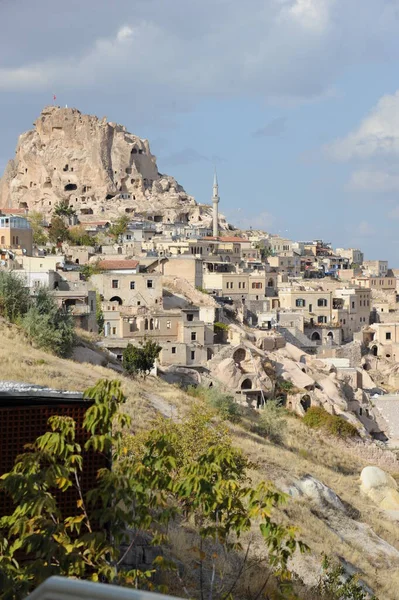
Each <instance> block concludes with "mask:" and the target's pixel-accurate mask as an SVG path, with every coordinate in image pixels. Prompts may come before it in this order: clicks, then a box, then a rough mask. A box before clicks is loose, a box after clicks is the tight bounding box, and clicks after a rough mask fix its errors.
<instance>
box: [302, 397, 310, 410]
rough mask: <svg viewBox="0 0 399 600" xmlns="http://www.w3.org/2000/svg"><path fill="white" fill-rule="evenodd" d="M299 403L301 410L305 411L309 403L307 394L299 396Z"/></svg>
mask: <svg viewBox="0 0 399 600" xmlns="http://www.w3.org/2000/svg"><path fill="white" fill-rule="evenodd" d="M300 404H301V406H302V408H303V410H304V411H305V412H306V411H307V410H308V409H309V408H310V405H311V400H310V396H309V395H308V394H306V395H305V396H303V397H302V398H301V402H300Z"/></svg>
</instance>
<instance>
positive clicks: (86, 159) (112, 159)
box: [0, 106, 227, 228]
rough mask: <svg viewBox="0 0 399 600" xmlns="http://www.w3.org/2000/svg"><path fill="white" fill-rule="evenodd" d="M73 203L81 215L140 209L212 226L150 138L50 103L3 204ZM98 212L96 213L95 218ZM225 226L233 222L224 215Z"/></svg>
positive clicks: (21, 153)
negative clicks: (160, 163) (165, 168)
mask: <svg viewBox="0 0 399 600" xmlns="http://www.w3.org/2000/svg"><path fill="white" fill-rule="evenodd" d="M60 201H63V202H66V203H67V204H68V205H69V206H71V207H72V208H74V209H75V210H76V212H77V215H78V218H79V220H80V221H82V222H84V221H88V220H93V218H96V217H97V218H101V219H104V218H107V219H112V218H113V217H116V216H118V215H120V214H131V215H132V216H134V215H137V216H139V217H140V218H141V217H146V218H150V219H152V220H154V221H156V222H160V221H162V222H165V223H174V222H183V223H191V224H193V225H194V224H205V225H207V226H208V225H210V224H211V219H212V211H211V207H210V206H206V205H199V204H197V203H196V201H195V200H194V198H193V197H192V196H189V195H188V194H187V193H186V192H185V191H184V189H183V188H182V186H181V185H179V184H178V183H177V181H176V180H175V179H174V178H173V177H170V176H168V175H162V174H161V173H159V172H158V167H157V163H156V159H155V156H153V155H152V154H151V151H150V147H149V144H148V141H147V140H145V139H141V138H139V137H137V136H136V135H133V134H131V133H129V132H128V131H126V128H125V127H124V126H122V125H118V124H116V123H109V122H108V121H107V120H106V118H105V117H104V118H103V119H98V118H97V117H94V116H91V115H83V114H82V113H80V111H78V110H77V109H75V108H60V107H57V106H47V107H45V108H44V109H43V111H42V113H41V115H40V116H39V118H38V119H37V120H36V122H35V123H34V129H32V130H31V131H28V132H26V133H23V134H22V135H21V136H20V137H19V140H18V145H17V149H16V155H15V158H14V159H13V160H11V161H10V162H9V163H8V165H7V167H6V170H5V173H4V175H3V177H2V178H1V179H0V207H8V208H28V209H29V210H31V211H40V212H42V213H44V215H46V216H47V217H50V216H51V214H52V211H53V210H54V206H56V205H57V204H58V203H59V202H60ZM93 215H94V216H93ZM220 226H221V228H226V227H227V225H226V221H225V219H224V218H223V217H222V216H220Z"/></svg>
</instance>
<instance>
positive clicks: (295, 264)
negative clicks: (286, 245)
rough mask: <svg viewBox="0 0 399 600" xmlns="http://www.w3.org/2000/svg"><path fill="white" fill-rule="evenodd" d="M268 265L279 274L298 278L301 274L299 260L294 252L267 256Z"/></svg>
mask: <svg viewBox="0 0 399 600" xmlns="http://www.w3.org/2000/svg"><path fill="white" fill-rule="evenodd" d="M267 262H268V264H269V265H270V266H271V267H272V268H273V269H275V270H276V271H278V272H279V273H287V275H290V276H292V277H298V276H299V275H300V272H301V258H300V257H299V256H298V255H297V254H295V253H294V252H281V253H280V254H279V255H278V256H269V257H268V259H267Z"/></svg>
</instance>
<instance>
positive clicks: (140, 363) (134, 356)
mask: <svg viewBox="0 0 399 600" xmlns="http://www.w3.org/2000/svg"><path fill="white" fill-rule="evenodd" d="M161 350H162V347H161V346H160V345H159V344H157V342H153V341H151V340H147V341H146V342H145V343H144V344H141V346H133V344H128V345H127V347H126V348H125V350H124V351H123V368H124V369H126V371H127V372H128V373H130V375H137V374H141V375H143V376H144V377H145V376H146V375H148V373H149V372H150V371H151V369H153V367H154V364H155V360H156V359H157V358H158V355H159V353H160V352H161Z"/></svg>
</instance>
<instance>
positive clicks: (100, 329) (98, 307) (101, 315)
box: [96, 292, 104, 333]
mask: <svg viewBox="0 0 399 600" xmlns="http://www.w3.org/2000/svg"><path fill="white" fill-rule="evenodd" d="M96 321H97V327H98V333H103V331H104V313H103V310H102V308H101V296H100V294H99V292H96Z"/></svg>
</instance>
